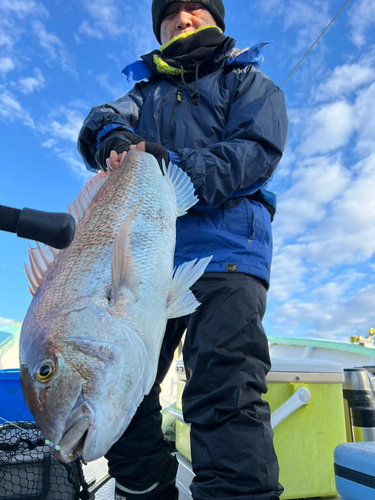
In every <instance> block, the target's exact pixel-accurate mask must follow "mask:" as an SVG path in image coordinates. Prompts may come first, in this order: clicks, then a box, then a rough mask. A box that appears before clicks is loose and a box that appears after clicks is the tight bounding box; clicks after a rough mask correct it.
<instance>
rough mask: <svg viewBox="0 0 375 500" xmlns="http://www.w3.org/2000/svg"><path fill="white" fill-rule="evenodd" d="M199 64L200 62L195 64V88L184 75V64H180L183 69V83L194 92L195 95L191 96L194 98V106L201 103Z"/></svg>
mask: <svg viewBox="0 0 375 500" xmlns="http://www.w3.org/2000/svg"><path fill="white" fill-rule="evenodd" d="M199 66H200V64H197V65H196V66H195V89H193V88H192V87H190V85H188V84H187V83H186V81H185V77H184V67H183V66H180V70H181V81H182V83H183V85H184V86H185V87H186V88H188V89H189V90H191V91H192V92H193V95H192V96H191V97H192V99H193V104H194V106H198V104H199V100H200V97H201V95H200V93H199V92H198V73H199Z"/></svg>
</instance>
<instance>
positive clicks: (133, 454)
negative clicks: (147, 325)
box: [106, 273, 283, 500]
mask: <svg viewBox="0 0 375 500" xmlns="http://www.w3.org/2000/svg"><path fill="white" fill-rule="evenodd" d="M192 291H193V292H194V294H195V296H196V298H197V300H198V301H199V302H200V303H201V305H200V306H199V308H198V309H197V311H196V312H195V313H194V314H192V315H190V316H186V317H183V318H177V319H173V320H169V321H168V324H167V329H166V333H165V337H164V341H163V345H162V349H161V354H160V361H159V367H158V374H157V378H156V381H155V385H154V386H153V388H152V389H151V391H150V393H149V394H148V395H147V396H146V397H145V398H144V400H143V402H142V403H141V405H140V406H139V408H138V411H137V413H136V414H135V416H134V418H133V420H132V422H131V423H130V425H129V427H128V428H127V430H126V431H125V433H124V435H123V436H122V437H121V438H120V439H119V441H118V442H117V443H116V444H115V445H114V446H113V447H112V448H111V449H110V450H109V452H108V453H107V455H106V458H107V459H108V461H109V471H110V474H111V475H112V476H113V477H115V478H116V480H117V481H119V482H120V483H121V484H122V485H124V486H125V487H126V488H129V489H132V490H137V491H142V490H145V489H147V488H149V487H150V486H151V485H153V484H154V483H155V482H165V484H166V485H168V484H170V483H171V482H172V481H173V479H174V477H175V474H176V470H177V461H176V458H175V457H174V456H173V455H171V453H170V451H169V444H168V442H167V441H166V440H165V439H164V437H163V434H162V431H161V422H162V418H161V414H160V409H161V407H160V403H159V394H160V384H161V382H162V381H163V379H164V377H165V375H166V373H167V371H168V369H169V367H170V365H171V363H172V361H173V355H174V351H175V349H176V348H177V346H178V343H179V342H180V339H181V337H182V335H183V333H184V331H185V329H187V333H186V338H185V342H184V348H183V359H184V364H185V370H186V374H187V383H186V386H185V390H184V393H183V398H182V404H183V414H184V418H185V420H186V422H188V423H190V424H191V453H192V465H193V470H194V473H195V478H194V481H193V483H192V485H191V490H192V494H193V498H194V499H195V500H206V499H211V498H215V499H222V500H224V499H225V500H228V499H233V500H240V499H241V500H255V499H256V500H277V499H278V498H279V496H280V495H281V493H282V491H283V489H282V487H281V485H280V484H279V483H278V474H279V470H278V463H277V458H276V455H275V451H274V448H273V442H272V439H273V432H272V429H271V426H270V410H269V406H268V404H267V403H266V402H264V401H262V399H261V394H262V393H263V394H264V393H265V392H266V391H267V387H266V383H265V377H266V374H267V373H268V371H269V370H270V357H269V349H268V341H267V338H266V335H265V332H264V329H263V326H262V318H263V315H264V313H265V307H266V289H265V287H264V285H263V283H262V281H261V280H258V279H257V278H253V277H252V276H248V275H245V274H234V273H233V274H224V273H205V274H204V275H203V276H202V278H201V279H200V280H198V282H197V283H195V284H194V285H193V286H192Z"/></svg>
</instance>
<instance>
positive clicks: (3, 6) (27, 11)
mask: <svg viewBox="0 0 375 500" xmlns="http://www.w3.org/2000/svg"><path fill="white" fill-rule="evenodd" d="M0 12H3V14H7V13H13V14H15V15H16V16H17V17H19V18H21V19H23V18H25V17H27V16H30V15H42V16H46V15H48V11H47V10H46V9H45V7H44V6H43V5H42V4H41V3H39V2H34V1H33V0H1V3H0Z"/></svg>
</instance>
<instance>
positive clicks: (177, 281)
mask: <svg viewBox="0 0 375 500" xmlns="http://www.w3.org/2000/svg"><path fill="white" fill-rule="evenodd" d="M211 259H212V255H211V256H210V257H204V258H203V259H200V260H198V262H197V259H195V260H191V261H190V262H185V263H184V264H181V265H180V266H178V268H177V269H175V271H174V273H173V279H172V281H171V284H170V287H169V293H168V300H167V306H168V319H171V318H179V317H180V316H186V315H187V314H191V313H193V312H194V311H195V310H196V309H197V307H198V306H199V302H198V301H197V299H196V298H195V297H194V294H193V292H192V291H191V290H190V287H191V286H192V285H194V283H195V282H196V281H197V280H198V279H199V278H200V277H201V276H202V274H203V273H204V270H205V269H206V267H207V265H208V264H209V262H210V260H211Z"/></svg>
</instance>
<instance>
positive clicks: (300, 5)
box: [258, 0, 331, 54]
mask: <svg viewBox="0 0 375 500" xmlns="http://www.w3.org/2000/svg"><path fill="white" fill-rule="evenodd" d="M258 9H259V10H260V11H261V13H262V17H264V18H265V19H268V20H269V22H271V21H272V20H275V19H281V20H282V23H283V31H285V32H286V31H289V30H293V32H294V40H293V45H292V46H290V47H289V49H288V50H289V51H290V52H291V53H293V54H300V53H301V52H302V51H303V50H306V49H307V48H308V46H310V45H311V44H312V42H313V41H315V39H316V38H317V37H318V35H319V34H320V33H321V32H322V31H323V29H324V28H325V27H326V26H327V25H328V23H329V21H330V20H331V15H330V14H328V9H329V3H328V2H327V1H325V0H311V1H309V2H307V1H304V0H284V1H275V0H272V1H270V0H267V2H265V1H263V0H259V2H258ZM320 50H322V46H320Z"/></svg>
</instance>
